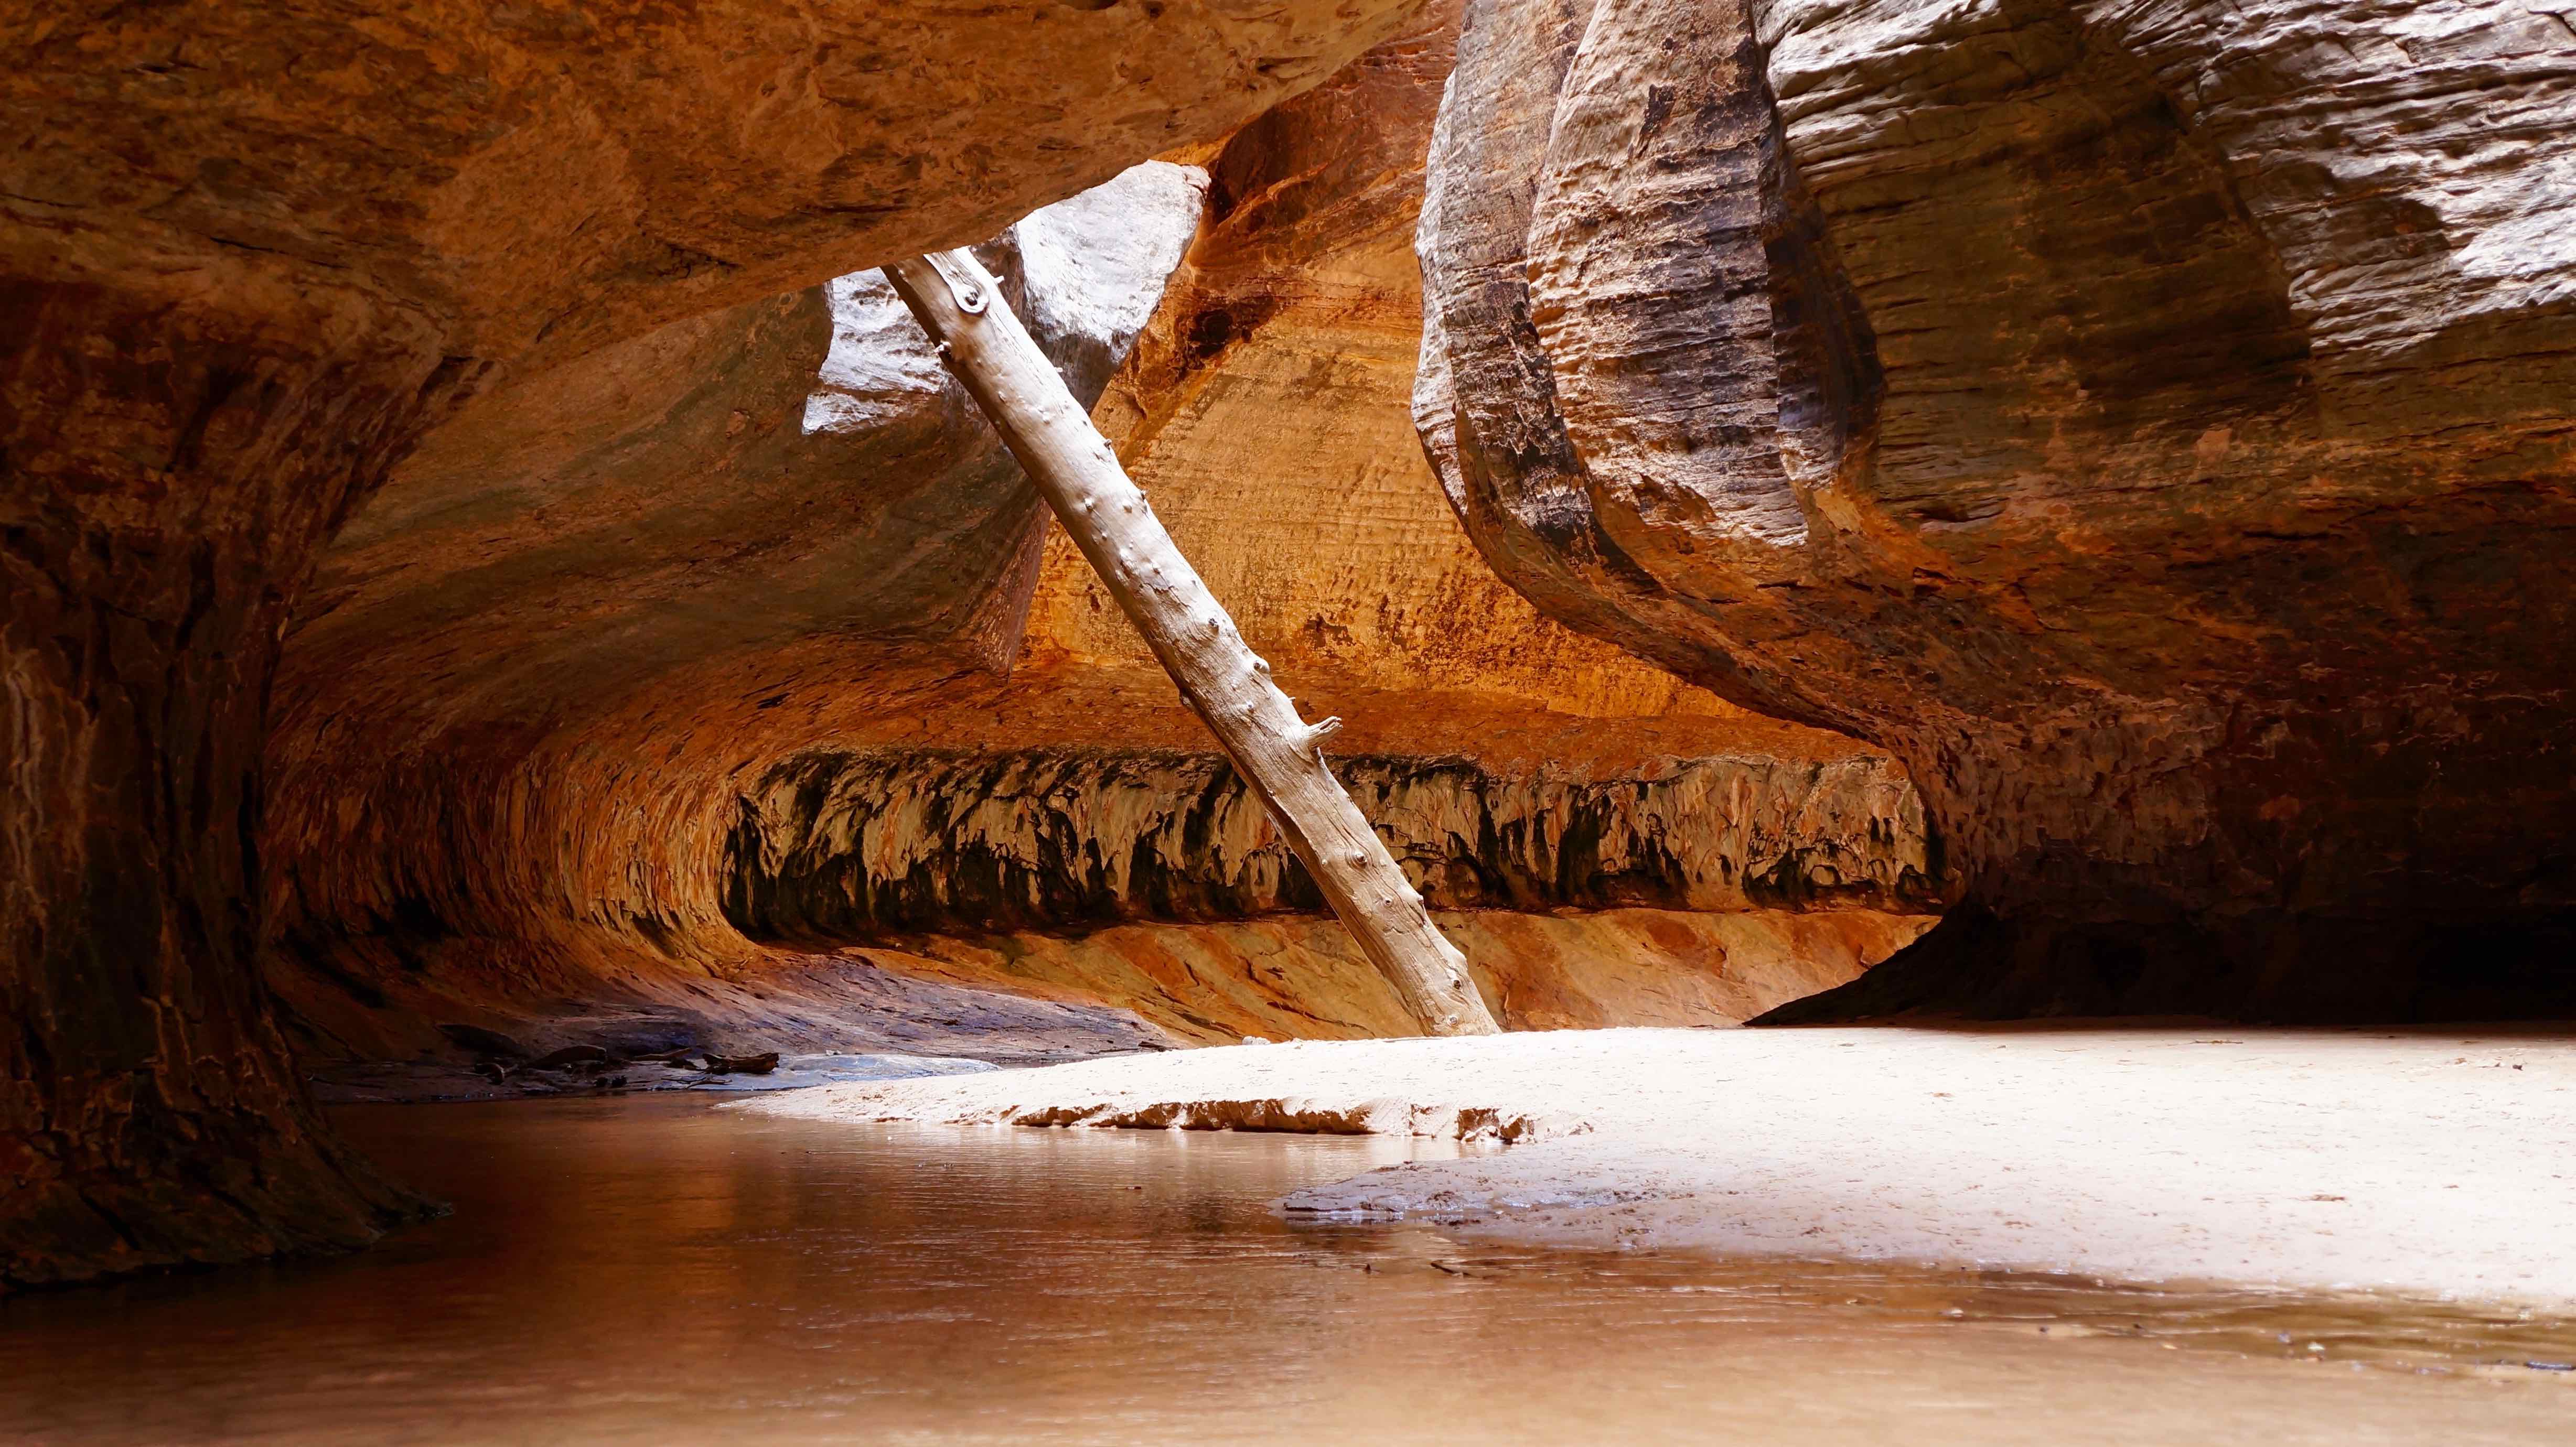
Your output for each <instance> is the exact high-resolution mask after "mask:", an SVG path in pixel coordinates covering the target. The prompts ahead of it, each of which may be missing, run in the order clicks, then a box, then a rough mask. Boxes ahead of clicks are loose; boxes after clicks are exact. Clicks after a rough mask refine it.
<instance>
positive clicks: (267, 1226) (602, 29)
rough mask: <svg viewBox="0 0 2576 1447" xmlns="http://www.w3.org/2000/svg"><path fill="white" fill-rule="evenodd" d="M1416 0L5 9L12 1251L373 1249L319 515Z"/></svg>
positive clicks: (3, 388)
mask: <svg viewBox="0 0 2576 1447" xmlns="http://www.w3.org/2000/svg"><path fill="white" fill-rule="evenodd" d="M1415 8H1416V7H1415V6H1414V5H1413V4H1411V3H1408V0H1388V3H1367V0H1362V3H1356V4H1354V3H1334V4H1324V3H1320V0H1291V3H1287V4H1265V5H1262V6H1259V7H1246V6H1242V5H1238V4H1231V3H1214V0H1169V3H1158V4H1154V5H1150V6H1149V5H1126V6H1117V7H1111V8H1109V9H1106V10H1093V9H1085V8H1081V7H1074V6H1065V5H1060V4H1056V3H1052V0H1022V3H1004V4H980V5H973V6H959V5H930V6H874V5H795V4H791V5H784V6H782V5H776V4H769V3H758V4H755V3H748V0H715V3H707V4H698V5H692V6H686V7H679V8H669V7H664V8H653V9H646V10H636V11H628V10H617V11H614V12H613V13H612V12H608V11H601V10H598V9H596V8H590V9H584V8H573V7H562V6H548V5H542V4H541V5H535V6H512V7H503V8H499V9H495V8H494V7H490V6H486V5H480V4H467V3H462V0H433V3H430V4H426V5H415V6H410V7H407V8H404V9H402V10H400V11H399V12H385V13H377V12H373V11H367V10H362V9H351V8H349V7H345V6H335V5H322V4H301V3H288V4H281V5H264V6H259V7H255V8H253V7H224V6H191V7H179V8H175V9H174V8H170V7H160V8H146V9H143V10H136V9H134V8H132V7H128V6H121V5H111V4H105V3H73V4H69V5H56V6H50V7H46V8H45V9H44V11H43V13H42V14H35V13H29V14H27V15H24V16H22V17H18V18H14V19H13V20H12V21H11V22H10V23H9V24H8V25H7V26H6V27H5V29H0V129H5V130H6V132H7V134H9V135H10V136H11V137H13V144H12V145H11V147H10V148H9V149H8V152H7V154H6V156H5V157H0V311H5V314H6V315H7V316H8V317H9V318H10V319H11V322H12V323H13V325H12V326H11V327H10V328H9V329H8V330H7V332H6V334H5V337H0V469H5V482H4V483H0V519H5V524H6V528H5V530H6V534H7V537H8V539H9V543H8V547H7V550H6V553H5V559H6V562H5V572H0V588H5V590H6V591H5V599H0V602H4V603H5V606H0V675H5V676H6V678H7V679H8V680H9V682H8V686H7V687H6V688H5V689H0V710H5V713H0V736H5V737H6V738H8V739H9V740H10V744H9V748H10V765H11V766H10V768H9V769H8V770H7V772H6V774H5V782H0V841H5V843H0V850H5V853H6V855H7V857H8V858H10V859H11V860H13V861H15V862H16V867H13V868H12V869H11V870H10V871H9V881H8V884H7V886H6V891H7V892H6V894H5V897H0V1015H5V1017H6V1020H7V1022H8V1025H7V1028H6V1029H5V1030H0V1079H5V1080H6V1081H8V1082H9V1085H8V1088H7V1095H6V1098H5V1102H0V1168H5V1175H0V1179H5V1180H6V1181H7V1182H8V1186H7V1190H6V1194H5V1195H0V1239H4V1240H5V1241H6V1242H7V1243H8V1255H7V1256H6V1257H5V1259H0V1280H6V1281H26V1280H53V1279H62V1278H68V1277H76V1276H81V1275H86V1274H89V1273H91V1272H95V1271H98V1270H102V1269H114V1268H118V1267H132V1266H141V1265H149V1264H154V1263H161V1262H169V1261H178V1260H222V1259H233V1258H238V1257H242V1256H247V1255H254V1254H260V1253H263V1252H267V1251H271V1250H275V1249H280V1248H284V1247H295V1246H310V1245H316V1244H332V1243H339V1244H346V1243H350V1242H355V1241H358V1240H363V1239H365V1238H366V1237H368V1236H369V1235H371V1234H372V1233H373V1231H374V1230H375V1228H376V1226H377V1225H379V1224H381V1223H382V1222H383V1221H386V1220H389V1219H394V1218H396V1217H399V1216H401V1215H402V1214H403V1213H404V1212H406V1211H408V1210H410V1209H412V1207H411V1206H409V1205H407V1204H406V1203H405V1202H404V1201H402V1200H401V1199H400V1198H399V1196H398V1194H397V1193H393V1192H390V1191H388V1190H386V1189H384V1188H382V1187H379V1186H376V1185H373V1184H370V1183H368V1182H366V1181H364V1180H362V1179H360V1177H359V1176H358V1174H356V1173H355V1172H354V1171H353V1170H352V1168H351V1167H350V1166H349V1164H348V1163H347V1162H346V1161H345V1160H344V1159H342V1158H340V1157H339V1155H338V1154H337V1153H336V1151H335V1150H334V1148H332V1147H330V1146H329V1145H328V1144H327V1142H326V1141H324V1140H323V1139H322V1138H321V1136H320V1135H319V1134H318V1133H317V1123H316V1120H315V1118H314V1116H313V1115H312V1113H311V1111H310V1109H309V1107H308V1106H307V1105H306V1104H305V1103H304V1100H303V1092H302V1090H301V1088H300V1086H298V1085H297V1084H296V1083H295V1082H294V1081H293V1079H292V1078H291V1076H290V1075H289V1073H288V1071H287V1067H286V1065H285V1058H284V1053H283V1050H282V1048H281V1045H280V1041H279V1039H278V1037H277V1034H276V1031H275V1028H274V1026H273V1025H272V1023H271V1022H270V1019H269V1013H268V1007H267V1003H266V1000H265V998H264V995H263V992H262V990H261V987H260V984H259V982H258V980H257V979H256V978H255V976H254V974H253V972H252V969H251V956H252V953H253V951H254V950H255V949H256V948H257V945H258V941H259V939H260V937H261V935H262V933H263V931H264V928H265V922H264V919H263V916H262V908H261V905H262V900H263V896H264V894H265V892H266V890H265V883H264V881H263V880H262V879H261V877H260V874H261V870H260V862H259V859H258V856H257V841H258V839H259V836H260V834H261V831H262V812H263V801H264V798H265V795H266V786H265V784H264V781H263V778H262V771H261V764H260V751H261V747H262V743H263V740H264V737H265V734H266V732H267V723H268V719H267V716H266V707H267V698H268V694H269V690H270V685H271V680H272V676H273V674H274V671H275V668H276V664H277V658H278V650H279V640H280V638H281V636H282V634H283V633H284V631H285V626H286V623H287V620H288V618H289V616H290V614H291V613H292V612H293V611H294V609H295V607H296V605H297V602H298V599H299V594H300V591H301V589H302V587H303V584H304V582H305V579H306V578H307V576H308V575H309V573H310V571H311V568H312V565H313V559H314V556H315V553H316V551H317V550H318V549H319V548H320V547H321V545H322V544H323V543H324V542H325V541H326V540H327V539H329V537H330V536H331V535H332V533H333V532H334V531H335V530H336V529H337V528H338V527H339V526H340V524H341V523H343V522H344V521H345V520H346V519H347V518H348V517H349V516H350V515H351V514H352V513H354V512H355V511H356V510H357V509H358V507H359V506H360V505H361V504H362V503H363V502H364V501H365V499H366V498H367V497H368V495H369V494H370V493H371V492H373V491H374V490H375V489H376V487H377V486H378V485H379V484H380V483H381V482H382V481H383V479H384V478H385V476H386V475H387V473H388V471H389V470H390V469H391V468H392V467H393V466H394V465H395V463H396V462H397V461H399V460H400V459H401V458H402V456H403V455H404V454H405V453H406V452H407V451H409V450H410V448H411V447H412V446H413V445H414V444H415V443H417V442H418V441H419V439H420V438H421V437H422V436H423V435H424V434H425V433H426V432H428V431H429V430H430V429H432V428H433V427H435V426H436V425H437V424H438V423H440V422H441V421H442V420H443V419H445V418H447V417H448V416H449V415H450V414H451V413H453V412H454V411H455V410H456V409H457V408H459V407H460V406H463V405H466V404H467V403H469V402H470V400H471V398H472V397H473V396H474V395H475V394H476V393H477V392H478V391H481V390H484V389H488V388H489V387H491V386H492V385H493V383H494V382H495V381H496V380H497V379H498V378H499V377H501V376H503V375H504V374H512V373H515V374H517V375H522V376H528V375H534V374H536V373H539V372H543V371H546V370H550V369H551V368H553V367H554V366H556V365H558V364H561V363H565V362H569V361H572V360H574V359H577V358H579V357H582V356H585V355H589V354H591V353H593V352H595V351H596V350H597V349H598V348H599V347H602V346H606V345H610V344H613V343H617V342H620V341H624V340H627V339H631V338H635V337H639V336H642V335H644V334H645V333H647V332H650V331H652V330H654V329H655V328H657V327H661V326H664V325H670V324H674V323H683V322H684V320H685V319H686V318H689V317H692V316H696V315H699V314H702V313H705V312H708V311H713V310H719V309H723V308H727V307H737V306H745V307H749V306H758V305H761V304H763V301H762V299H764V298H769V297H774V296H777V295H779V294H780V293H783V292H786V291H789V290H792V289H794V288H797V287H802V286H808V285H813V284H816V283H819V282H821V281H822V280H823V279H825V278H827V277H830V276H833V275H836V274H841V273H844V272H847V271H850V270H851V269H853V268H856V267H864V266H867V265H870V264H872V263H874V262H876V261H878V260H880V259H882V258H883V257H885V256H887V255H890V254H896V253H906V252H912V251H916V250H919V249H921V248H923V247H925V246H930V245H953V244H958V243H961V242H965V241H970V240H972V239H974V238H977V237H980V236H985V235H989V234H991V233H993V232H994V231H996V230H998V229H999V228H1000V227H1001V226H1003V225H1004V224H1006V223H1007V222H1009V221H1010V220H1012V219H1013V218H1015V217H1017V216H1019V215H1020V214H1022V213H1024V212H1026V211H1028V210H1030V209H1031V208H1032V207H1034V206H1036V205H1039V204H1041V203H1044V202H1047V201H1051V200H1054V199H1056V198H1058V197H1062V196H1066V195H1070V194H1072V193H1073V192H1076V191H1078V190H1081V189H1083V188H1084V187H1086V186H1088V185H1091V184H1093V183H1095V182H1098V181H1101V180H1105V179H1107V178H1108V177H1109V176H1111V175H1113V174H1115V173H1116V172H1117V171H1119V170H1120V169H1122V168H1123V167H1125V166H1127V165H1129V164H1131V163H1133V162H1135V161H1137V160H1139V159H1141V158H1143V157H1145V156H1147V155H1150V154H1153V153H1155V152H1158V151H1161V150H1164V149H1167V148H1169V147H1172V146H1174V145H1179V144H1187V143H1191V142H1195V141H1200V140H1205V139H1211V138H1214V137H1216V136H1220V135H1222V134H1224V133H1225V132H1226V131H1227V130H1229V129H1230V128H1232V127H1234V126H1235V125H1237V124H1239V123H1240V122H1242V121H1243V120H1245V119H1247V118H1249V117H1251V116H1253V115H1255V114H1258V113H1259V112H1260V111H1261V110H1263V109H1264V108H1266V107H1267V106H1269V105H1271V104H1272V103H1274V102H1275V101H1277V100H1279V99H1281V98H1283V97H1285V96H1287V95H1290V94H1293V93H1295V92H1296V91H1298V90H1300V89H1303V88H1305V87H1306V86H1309V85H1312V84H1313V83H1315V82H1316V81H1318V80H1320V79H1322V78H1324V77H1325V76H1326V75H1329V74H1330V73H1332V72H1333V71H1334V70H1336V69H1338V68H1339V67H1340V66H1341V65H1342V64H1343V63H1344V62H1345V61H1347V60H1348V59H1349V58H1350V57H1352V56H1354V55H1356V54H1358V53H1359V52H1360V51H1362V50H1364V49H1366V48H1367V47H1368V46H1369V45H1371V44H1373V43H1375V42H1376V41H1378V40H1380V39H1383V38H1385V37H1386V36H1387V35H1388V34H1390V33H1391V32H1392V30H1393V29H1394V28H1395V27H1396V26H1397V25H1398V24H1400V23H1401V22H1403V21H1404V20H1405V19H1406V18H1407V17H1408V16H1409V15H1410V13H1411V12H1412V11H1413V10H1414V9H1415Z"/></svg>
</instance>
